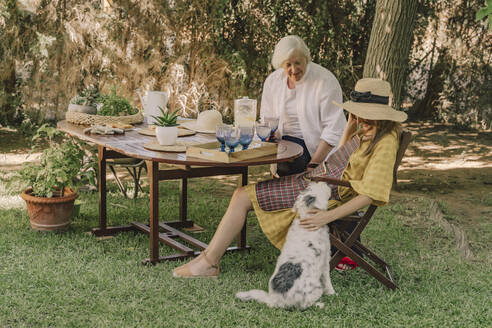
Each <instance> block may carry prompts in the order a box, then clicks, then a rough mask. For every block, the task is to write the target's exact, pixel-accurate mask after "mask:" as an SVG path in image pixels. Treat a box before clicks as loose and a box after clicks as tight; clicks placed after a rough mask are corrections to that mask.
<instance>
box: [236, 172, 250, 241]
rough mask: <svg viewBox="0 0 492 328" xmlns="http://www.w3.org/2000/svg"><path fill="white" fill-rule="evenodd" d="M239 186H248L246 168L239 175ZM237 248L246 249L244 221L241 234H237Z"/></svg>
mask: <svg viewBox="0 0 492 328" xmlns="http://www.w3.org/2000/svg"><path fill="white" fill-rule="evenodd" d="M241 184H242V185H243V186H246V185H247V184H248V167H245V168H244V169H243V172H242V173H241ZM237 246H238V247H239V248H245V247H246V220H244V225H243V228H242V229H241V232H240V233H239V236H238V238H237Z"/></svg>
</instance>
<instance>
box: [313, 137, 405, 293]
mask: <svg viewBox="0 0 492 328" xmlns="http://www.w3.org/2000/svg"><path fill="white" fill-rule="evenodd" d="M411 136H412V134H411V133H410V132H409V131H406V130H404V131H403V132H402V133H401V136H400V145H399V148H398V153H397V155H396V161H395V166H394V169H393V184H396V173H397V171H398V167H399V165H400V163H401V160H402V158H403V155H404V154H405V151H406V149H407V147H408V144H409V143H410V139H411ZM311 180H313V181H324V182H328V183H330V184H334V185H340V186H345V187H350V183H349V182H347V181H342V180H337V179H333V178H329V177H313V178H311ZM376 209H377V206H375V205H370V206H369V207H368V208H367V210H366V211H365V212H362V211H358V212H356V213H353V214H351V215H349V216H347V217H344V218H341V219H338V220H336V221H335V222H333V223H332V224H330V242H331V245H332V246H334V247H336V249H337V251H336V252H335V254H333V256H332V258H331V260H330V270H333V269H334V268H335V267H336V266H337V264H338V263H340V260H341V259H342V258H343V257H344V256H348V257H350V258H351V259H352V260H354V261H355V262H356V263H357V264H358V265H359V266H360V267H361V268H363V269H364V270H365V271H367V273H369V274H370V275H371V276H373V277H374V278H376V279H377V280H379V281H380V282H381V283H382V284H383V285H385V286H386V287H388V288H390V289H396V288H397V287H398V286H397V285H396V283H395V281H394V279H393V276H392V275H391V270H390V266H389V265H388V264H387V263H386V262H385V261H384V260H383V259H381V258H380V257H379V256H377V255H376V254H375V253H374V252H373V251H371V250H370V249H369V248H367V247H366V246H364V245H363V244H362V243H361V242H359V241H358V238H359V236H360V235H361V233H362V231H364V229H365V227H366V226H367V224H368V223H369V221H370V220H371V218H372V216H373V214H374V212H375V211H376ZM351 222H356V223H357V225H356V227H355V229H354V230H353V231H352V233H350V234H349V233H347V231H345V230H344V229H343V228H340V226H343V225H344V224H345V225H346V224H347V223H351ZM354 248H355V249H357V250H358V251H360V253H361V254H364V255H365V256H366V257H367V258H369V259H371V260H372V261H373V262H374V264H375V265H376V266H378V267H379V268H380V269H381V271H383V272H381V271H380V270H378V269H377V268H376V266H374V265H372V264H371V263H369V262H367V261H366V259H364V258H363V257H361V256H360V255H359V254H358V253H357V252H355V251H354Z"/></svg>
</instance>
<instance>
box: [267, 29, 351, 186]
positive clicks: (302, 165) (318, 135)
mask: <svg viewBox="0 0 492 328" xmlns="http://www.w3.org/2000/svg"><path fill="white" fill-rule="evenodd" d="M272 65H273V67H274V68H275V71H274V72H273V73H271V74H270V75H269V76H268V77H267V79H266V81H265V84H264V86H263V95H262V98H261V109H260V116H261V119H262V121H265V118H268V117H274V118H278V119H279V127H278V132H277V137H281V138H282V139H286V140H289V141H293V142H295V143H297V144H299V145H301V146H302V147H303V148H304V153H303V154H302V156H301V157H299V158H298V159H296V160H294V161H292V162H288V163H280V164H278V168H277V174H278V175H279V176H285V175H290V174H294V173H300V172H303V171H305V170H306V168H314V167H316V166H317V165H318V164H319V163H321V162H323V161H324V160H325V158H326V157H327V155H328V154H329V153H330V152H331V151H332V150H333V148H334V146H336V145H338V141H339V140H340V137H341V136H342V133H343V128H344V127H345V124H346V123H347V121H346V120H345V116H344V114H343V110H342V109H341V108H340V107H337V106H335V105H334V104H333V101H335V102H338V103H341V102H342V89H341V88H340V84H339V83H338V81H337V79H336V78H335V76H334V75H333V74H332V73H331V72H330V71H329V70H327V69H326V68H324V67H322V66H320V65H318V64H315V63H313V62H311V57H310V54H309V49H308V47H307V46H306V44H305V43H304V41H303V40H302V39H301V38H299V37H298V36H295V35H289V36H286V37H284V38H282V39H281V40H280V41H279V42H278V43H277V45H276V46H275V50H274V52H273V57H272Z"/></svg>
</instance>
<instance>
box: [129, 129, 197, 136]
mask: <svg viewBox="0 0 492 328" xmlns="http://www.w3.org/2000/svg"><path fill="white" fill-rule="evenodd" d="M138 133H140V134H143V135H144V136H151V137H155V130H152V129H149V128H145V129H140V130H138ZM194 134H196V132H195V131H191V130H187V129H178V137H187V136H192V135H194Z"/></svg>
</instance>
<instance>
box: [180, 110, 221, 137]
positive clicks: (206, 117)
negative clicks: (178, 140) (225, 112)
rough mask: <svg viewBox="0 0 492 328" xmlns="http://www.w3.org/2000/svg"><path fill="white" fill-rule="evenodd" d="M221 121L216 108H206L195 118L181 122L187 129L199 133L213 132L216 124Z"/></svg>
mask: <svg viewBox="0 0 492 328" xmlns="http://www.w3.org/2000/svg"><path fill="white" fill-rule="evenodd" d="M221 123H222V115H221V114H220V113H219V112H218V111H216V110H206V111H203V112H201V113H199V114H198V117H197V119H196V120H193V121H187V122H183V123H181V126H182V127H184V128H187V129H188V130H192V131H196V132H200V133H215V127H216V126H217V124H221Z"/></svg>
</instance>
